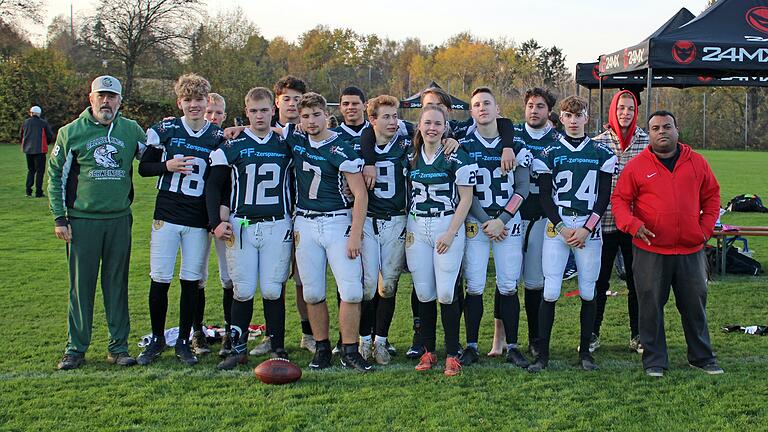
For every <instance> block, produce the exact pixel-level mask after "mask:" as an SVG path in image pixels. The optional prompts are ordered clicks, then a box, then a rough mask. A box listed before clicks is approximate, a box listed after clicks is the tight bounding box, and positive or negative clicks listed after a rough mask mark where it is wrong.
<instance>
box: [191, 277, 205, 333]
mask: <svg viewBox="0 0 768 432" xmlns="http://www.w3.org/2000/svg"><path fill="white" fill-rule="evenodd" d="M204 315H205V288H200V287H198V289H197V307H196V308H195V319H194V321H193V322H192V328H193V329H195V331H196V332H197V331H202V330H203V316H204Z"/></svg>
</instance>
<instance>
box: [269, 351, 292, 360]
mask: <svg viewBox="0 0 768 432" xmlns="http://www.w3.org/2000/svg"><path fill="white" fill-rule="evenodd" d="M269 355H270V357H272V358H274V359H283V360H290V358H288V351H286V350H285V349H284V348H277V349H275V350H274V351H272V352H271V353H270V354H269Z"/></svg>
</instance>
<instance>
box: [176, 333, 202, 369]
mask: <svg viewBox="0 0 768 432" xmlns="http://www.w3.org/2000/svg"><path fill="white" fill-rule="evenodd" d="M176 357H178V358H179V360H181V362H182V363H184V364H185V365H187V366H194V365H196V364H197V357H195V355H194V354H192V349H191V348H190V347H189V341H188V340H183V339H179V340H177V341H176Z"/></svg>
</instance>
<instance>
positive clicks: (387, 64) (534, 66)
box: [0, 0, 768, 148]
mask: <svg viewBox="0 0 768 432" xmlns="http://www.w3.org/2000/svg"><path fill="white" fill-rule="evenodd" d="M9 1H13V4H14V5H19V4H24V3H26V4H27V6H37V7H38V9H34V8H32V9H34V10H39V7H40V6H41V4H40V0H0V9H2V10H3V17H4V18H5V17H6V16H8V17H9V18H7V19H0V26H2V30H3V33H2V36H0V104H3V106H10V107H20V108H19V109H18V110H17V112H13V111H11V110H3V111H2V112H0V141H3V142H6V141H15V136H16V132H17V130H18V124H19V123H20V122H21V120H23V118H24V116H25V110H26V107H27V106H28V105H31V104H38V105H40V106H42V107H43V109H44V112H45V113H46V114H45V115H46V116H47V117H48V118H49V120H51V122H52V124H53V126H54V127H57V126H60V125H61V124H64V123H65V122H66V121H68V120H69V119H71V118H72V117H73V116H74V115H75V114H76V113H77V112H79V111H80V110H82V108H83V105H84V101H85V97H84V96H85V94H86V93H87V91H88V88H87V85H88V83H89V81H90V79H91V78H92V77H94V76H97V75H101V74H112V75H115V76H118V77H119V78H120V79H121V80H122V82H123V88H124V96H125V98H124V99H125V101H124V104H123V107H124V108H123V109H124V111H125V112H126V114H127V115H131V116H132V117H133V118H136V119H137V120H139V121H140V122H141V124H142V125H145V126H146V125H149V124H151V123H152V122H154V121H156V120H157V119H158V118H161V117H164V116H166V115H170V114H172V113H174V112H175V111H176V108H175V103H174V99H175V98H174V95H173V93H172V87H173V81H174V80H175V78H176V77H177V76H178V75H180V74H181V73H184V72H196V73H199V74H201V75H203V76H205V77H207V78H208V79H209V80H210V81H211V84H212V86H213V89H214V91H216V92H218V93H220V94H222V95H223V96H224V97H225V98H226V100H227V102H228V111H229V112H230V119H232V118H234V116H236V115H240V113H242V112H243V100H242V99H243V95H245V93H246V92H247V90H248V89H249V88H251V87H253V86H256V85H261V86H266V87H271V84H272V83H274V82H275V81H276V80H277V79H278V78H279V77H281V76H283V75H285V74H288V73H290V74H293V75H297V76H299V77H301V78H303V79H304V80H305V81H306V82H307V83H308V84H309V87H310V88H311V89H312V90H313V91H317V92H319V93H322V94H324V95H326V97H328V99H329V100H331V101H334V100H335V99H336V98H337V95H338V94H339V92H340V90H341V89H342V88H344V87H345V86H347V85H357V86H359V87H361V88H363V89H364V90H365V91H366V93H367V94H369V95H376V94H382V93H388V94H392V95H395V96H398V97H406V96H409V95H411V94H413V93H416V92H418V91H419V90H421V89H422V88H424V87H425V86H426V85H427V84H428V83H429V82H431V81H433V80H435V81H437V82H439V83H440V84H441V85H442V86H443V87H444V88H445V89H446V90H448V91H449V92H451V93H452V94H455V95H456V96H458V97H460V98H465V99H468V98H469V94H470V93H471V92H472V90H473V89H474V88H475V87H477V86H480V85H484V86H490V87H491V88H493V89H494V91H495V93H496V96H497V100H498V101H499V105H500V107H501V109H502V112H503V114H504V115H506V116H509V117H511V118H513V119H515V120H521V119H522V117H523V104H522V99H521V95H522V94H523V93H524V92H525V90H526V89H528V88H530V87H533V86H543V87H548V88H550V89H552V90H553V91H554V93H556V94H557V95H558V96H559V97H563V96H566V95H569V94H573V93H574V92H575V83H574V82H573V81H572V77H571V75H570V73H569V72H568V71H567V70H566V67H565V55H564V54H563V52H562V50H561V49H560V48H558V47H556V46H553V47H543V46H541V45H540V44H539V43H538V42H537V41H535V40H533V39H531V40H527V41H525V42H522V43H515V42H514V41H510V40H506V39H503V38H502V39H492V40H483V39H479V38H476V37H474V36H473V35H471V34H469V33H459V34H457V35H454V36H453V37H451V38H449V39H448V40H447V41H446V42H445V43H443V44H441V45H438V46H433V45H425V44H423V43H421V41H420V40H418V39H413V38H410V39H405V40H402V41H394V40H389V39H382V38H379V37H378V36H376V35H367V34H360V33H357V32H354V31H352V30H349V29H331V28H328V27H324V26H318V27H316V28H314V29H311V30H309V31H307V32H305V33H303V34H302V35H300V36H299V37H298V39H297V40H296V42H290V41H288V40H286V39H284V38H282V37H276V38H274V39H271V40H269V39H267V38H265V37H264V36H263V35H262V34H261V32H260V31H259V28H258V26H257V25H256V24H255V23H254V22H253V21H251V20H250V19H249V18H248V17H247V16H246V15H245V14H244V13H243V12H242V11H241V10H232V11H229V12H224V13H221V14H218V15H216V16H207V15H206V14H205V13H204V7H203V6H204V3H203V2H202V0H134V1H128V0H101V3H100V5H99V7H98V9H97V11H98V12H95V13H93V14H90V15H85V16H80V17H77V19H75V20H72V19H71V18H70V17H64V16H59V17H56V18H55V19H54V20H53V21H52V22H51V23H50V25H49V26H48V29H47V30H48V31H47V38H46V46H45V48H36V47H33V46H32V44H31V43H30V42H29V41H28V40H27V39H26V38H25V37H24V36H23V32H22V31H20V30H19V28H20V27H19V26H18V25H14V22H18V21H23V20H25V19H26V20H28V21H35V20H36V21H37V22H39V20H40V19H41V18H40V14H39V12H38V13H37V14H34V13H33V14H32V15H31V16H25V15H24V13H25V11H28V10H31V9H30V8H29V7H28V8H26V9H18V8H17V9H14V11H13V14H10V15H8V14H6V13H5V12H6V5H8V4H9V3H7V2H9ZM14 20H15V21H14ZM703 91H709V92H712V90H703ZM739 92H741V93H739ZM714 93H715V95H717V96H715V97H714V100H716V101H719V100H720V99H718V98H721V99H722V102H721V103H717V104H716V105H713V104H710V111H711V114H710V116H711V117H712V120H711V122H712V124H713V126H712V127H711V128H709V129H708V132H707V143H708V144H709V146H710V147H731V146H733V147H739V148H743V143H744V141H743V140H741V141H740V140H737V139H734V137H733V135H734V134H732V133H730V134H729V133H728V132H726V131H727V130H728V128H726V127H718V126H717V125H718V124H719V122H722V123H723V124H729V125H732V126H733V127H736V125H741V127H742V128H743V127H744V121H743V113H742V112H741V111H742V110H743V106H740V105H738V104H731V103H729V102H728V101H729V100H731V99H734V100H735V99H737V98H738V95H739V94H742V95H743V90H740V89H721V90H720V89H719V90H715V92H714ZM657 94H658V95H660V97H661V100H660V102H659V106H660V107H661V106H664V107H675V106H678V107H680V108H681V110H680V112H679V117H680V121H681V124H682V125H684V133H685V136H686V137H687V138H689V139H688V140H689V141H692V142H693V141H700V140H701V139H702V138H703V134H702V133H701V131H700V128H699V127H698V125H702V124H703V123H702V121H701V115H702V113H703V111H702V110H699V111H697V108H696V107H697V106H698V105H697V101H700V100H701V91H662V92H659V93H657ZM764 96H765V93H764V92H763V91H762V90H760V91H755V94H754V95H753V97H752V99H751V106H752V109H751V111H750V112H749V116H750V117H751V118H752V123H751V125H750V126H748V127H749V128H754V130H753V131H749V133H748V136H749V138H748V139H749V140H750V141H749V145H750V147H752V148H760V147H763V148H768V136H767V135H768V134H766V132H765V130H766V129H765V128H764V127H762V126H765V121H764V120H763V119H766V116H765V115H761V114H762V113H763V111H764V109H765V108H764V105H765V103H763V102H764V101H765V97H764ZM741 99H742V100H743V97H742V98H741ZM606 105H607V104H606ZM740 107H741V108H740ZM683 108H684V109H683ZM593 111H594V110H593ZM740 113H741V117H739V115H740ZM595 114H596V113H595ZM740 118H741V119H742V120H739V119H740ZM693 125H696V126H693ZM595 126H597V125H595ZM597 129H599V128H597ZM742 135H743V133H742Z"/></svg>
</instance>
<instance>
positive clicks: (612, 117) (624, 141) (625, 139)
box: [608, 90, 637, 151]
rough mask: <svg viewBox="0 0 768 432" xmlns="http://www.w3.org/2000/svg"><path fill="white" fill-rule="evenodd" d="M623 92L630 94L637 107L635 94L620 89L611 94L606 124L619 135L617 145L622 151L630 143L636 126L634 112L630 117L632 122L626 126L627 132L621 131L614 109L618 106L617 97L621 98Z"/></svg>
mask: <svg viewBox="0 0 768 432" xmlns="http://www.w3.org/2000/svg"><path fill="white" fill-rule="evenodd" d="M624 94H628V95H630V96H632V100H633V101H634V103H635V109H637V98H636V97H635V94H634V93H632V92H631V91H629V90H621V91H620V92H618V93H616V94H615V95H613V99H611V107H610V108H609V109H608V126H610V128H611V129H613V131H614V132H615V133H616V136H618V137H619V146H620V147H621V150H622V151H624V150H626V149H627V147H629V145H630V144H631V143H632V137H634V135H635V127H636V126H637V114H635V116H634V117H632V124H630V125H629V127H628V128H627V133H626V134H622V133H621V125H619V116H618V114H617V112H616V111H617V110H618V108H619V99H621V97H622V95H624Z"/></svg>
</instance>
